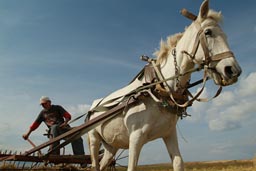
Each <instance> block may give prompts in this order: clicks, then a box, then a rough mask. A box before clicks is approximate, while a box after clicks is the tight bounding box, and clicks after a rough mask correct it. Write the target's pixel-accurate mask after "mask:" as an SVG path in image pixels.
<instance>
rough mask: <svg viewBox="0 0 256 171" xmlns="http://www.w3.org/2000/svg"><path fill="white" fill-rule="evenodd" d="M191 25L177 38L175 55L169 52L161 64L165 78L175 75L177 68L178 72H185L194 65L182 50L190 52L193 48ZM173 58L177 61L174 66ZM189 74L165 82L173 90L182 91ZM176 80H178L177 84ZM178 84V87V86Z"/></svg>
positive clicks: (193, 37) (193, 38)
mask: <svg viewBox="0 0 256 171" xmlns="http://www.w3.org/2000/svg"><path fill="white" fill-rule="evenodd" d="M193 27H194V26H193V25H191V26H190V27H188V28H187V30H186V32H184V35H183V36H182V38H181V39H180V40H179V42H178V43H177V45H176V47H175V51H176V55H173V53H172V52H170V53H169V55H168V57H167V59H166V61H165V62H163V63H162V64H161V71H162V73H163V76H164V77H165V78H168V76H169V77H170V76H174V75H177V71H176V72H175V70H176V69H178V74H182V73H185V72H186V71H188V70H190V69H192V68H193V67H194V63H193V61H192V60H191V59H189V58H188V57H187V56H186V55H184V53H182V51H184V50H185V51H188V52H190V51H191V50H192V48H193V44H194V40H195V35H196V34H195V33H194V32H195V30H193V29H195V28H193ZM175 58H176V61H177V65H176V66H175ZM190 77H191V74H187V75H185V76H181V77H179V78H178V80H177V79H173V80H170V81H168V82H167V84H168V85H169V87H170V88H172V89H173V90H174V91H179V92H181V93H182V92H183V91H184V90H185V88H184V87H186V85H187V83H188V81H189V80H190ZM177 82H179V83H178V84H177ZM178 86H179V87H178Z"/></svg>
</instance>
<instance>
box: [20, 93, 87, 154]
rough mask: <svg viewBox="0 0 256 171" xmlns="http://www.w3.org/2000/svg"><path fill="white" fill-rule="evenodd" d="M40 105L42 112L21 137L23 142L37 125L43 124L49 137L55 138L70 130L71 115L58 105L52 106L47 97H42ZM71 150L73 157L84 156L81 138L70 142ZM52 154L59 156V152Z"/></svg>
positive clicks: (55, 144)
mask: <svg viewBox="0 0 256 171" xmlns="http://www.w3.org/2000/svg"><path fill="white" fill-rule="evenodd" d="M40 104H41V105H42V107H43V110H42V111H41V112H40V113H39V115H38V117H37V119H36V120H35V121H34V123H33V124H32V125H31V126H30V128H29V130H28V132H27V133H26V134H24V135H23V138H24V139H25V140H27V139H28V137H29V135H30V134H31V132H33V131H34V130H36V129H37V128H38V127H39V125H40V124H41V123H42V122H44V123H45V124H46V125H47V127H48V128H49V133H50V135H51V136H50V137H52V138H54V137H57V136H59V135H61V134H63V133H65V132H67V131H69V130H70V129H71V127H70V126H69V124H68V122H69V121H70V120H71V115H70V114H69V113H68V112H67V111H66V110H65V109H64V108H63V107H62V106H60V105H52V104H51V100H50V98H49V97H46V96H42V97H41V98H40ZM57 145H59V142H56V143H53V144H52V148H54V147H56V146H57ZM71 145H72V150H73V153H74V154H75V155H84V154H85V153H84V146H83V140H82V138H81V137H80V138H78V139H76V140H74V141H73V142H71ZM52 154H57V155H59V154H60V150H59V149H58V150H54V151H53V152H52Z"/></svg>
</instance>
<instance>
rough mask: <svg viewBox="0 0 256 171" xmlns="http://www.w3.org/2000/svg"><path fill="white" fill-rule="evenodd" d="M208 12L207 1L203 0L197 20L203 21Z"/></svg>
mask: <svg viewBox="0 0 256 171" xmlns="http://www.w3.org/2000/svg"><path fill="white" fill-rule="evenodd" d="M208 12H209V0H205V1H204V2H203V3H202V5H201V7H200V11H199V15H198V16H199V18H201V19H205V18H206V17H207V14H208Z"/></svg>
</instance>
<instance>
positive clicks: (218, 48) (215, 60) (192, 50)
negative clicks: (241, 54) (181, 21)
mask: <svg viewBox="0 0 256 171" xmlns="http://www.w3.org/2000/svg"><path fill="white" fill-rule="evenodd" d="M187 17H189V18H190V19H194V21H193V23H192V24H191V25H190V26H189V27H188V28H187V30H186V31H185V32H184V36H183V37H186V38H187V39H186V40H184V41H183V43H184V44H186V45H185V47H187V48H186V49H187V50H182V53H183V54H185V55H187V56H188V57H189V58H190V59H191V60H192V61H193V63H196V64H198V65H201V66H203V67H204V68H206V70H207V74H208V75H209V76H210V77H211V78H212V79H213V80H214V82H215V84H217V85H221V86H227V85H231V84H233V83H235V82H236V81H237V80H238V77H239V75H240V74H241V72H242V70H241V68H240V66H239V64H238V62H237V61H236V59H235V56H234V54H233V53H232V51H231V50H230V48H229V45H228V42H227V37H226V35H225V33H224V32H223V31H222V29H221V27H220V25H219V22H220V21H221V19H222V15H221V13H220V12H215V11H213V10H210V9H209V0H205V1H204V2H203V3H202V5H201V7H200V10H199V14H198V16H194V17H191V15H189V16H187ZM189 40H190V41H189ZM191 40H192V41H194V42H192V43H191ZM183 47H184V46H183Z"/></svg>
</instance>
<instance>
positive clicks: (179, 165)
mask: <svg viewBox="0 0 256 171" xmlns="http://www.w3.org/2000/svg"><path fill="white" fill-rule="evenodd" d="M163 140H164V143H165V145H166V147H167V150H168V153H169V156H170V158H171V160H172V165H173V170H174V171H184V163H183V160H182V157H181V154H180V150H179V145H178V139H177V133H176V129H174V130H173V131H172V132H171V134H170V135H169V136H168V137H164V138H163Z"/></svg>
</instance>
